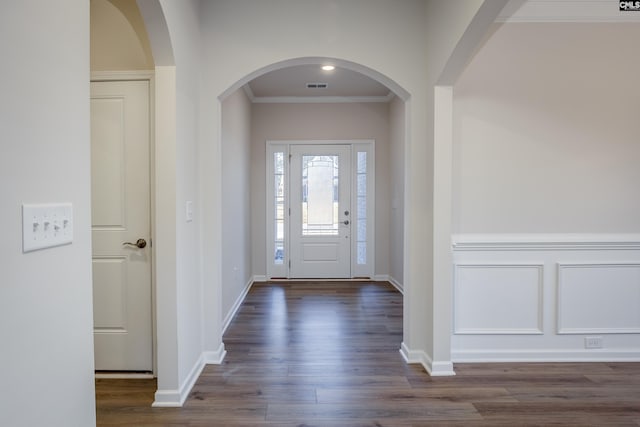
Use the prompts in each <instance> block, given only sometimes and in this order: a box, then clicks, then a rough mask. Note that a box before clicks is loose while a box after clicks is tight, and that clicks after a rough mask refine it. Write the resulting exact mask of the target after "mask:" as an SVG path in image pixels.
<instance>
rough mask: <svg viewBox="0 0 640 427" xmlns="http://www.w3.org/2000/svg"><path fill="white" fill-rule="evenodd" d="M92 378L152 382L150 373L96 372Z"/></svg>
mask: <svg viewBox="0 0 640 427" xmlns="http://www.w3.org/2000/svg"><path fill="white" fill-rule="evenodd" d="M94 377H95V379H110V380H116V379H117V380H152V379H153V378H154V376H153V374H152V373H150V372H149V373H146V372H96V373H95V374H94Z"/></svg>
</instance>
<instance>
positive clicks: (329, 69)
mask: <svg viewBox="0 0 640 427" xmlns="http://www.w3.org/2000/svg"><path fill="white" fill-rule="evenodd" d="M322 69H323V70H324V71H333V70H335V69H336V67H334V66H333V65H323V66H322Z"/></svg>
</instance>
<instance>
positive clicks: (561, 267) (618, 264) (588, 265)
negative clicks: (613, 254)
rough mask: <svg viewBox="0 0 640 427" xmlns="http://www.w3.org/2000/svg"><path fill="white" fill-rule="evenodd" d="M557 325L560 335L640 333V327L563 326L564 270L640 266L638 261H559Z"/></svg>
mask: <svg viewBox="0 0 640 427" xmlns="http://www.w3.org/2000/svg"><path fill="white" fill-rule="evenodd" d="M557 266H558V277H557V295H556V298H557V301H558V302H557V314H556V318H557V325H556V331H557V334H558V335H571V334H640V328H563V327H562V319H563V312H562V306H563V305H562V299H563V298H562V288H563V286H564V280H563V279H562V271H563V270H565V269H570V268H602V267H605V268H606V267H621V268H623V267H635V268H637V267H640V263H638V262H579V263H575V262H574V263H560V262H559V263H557Z"/></svg>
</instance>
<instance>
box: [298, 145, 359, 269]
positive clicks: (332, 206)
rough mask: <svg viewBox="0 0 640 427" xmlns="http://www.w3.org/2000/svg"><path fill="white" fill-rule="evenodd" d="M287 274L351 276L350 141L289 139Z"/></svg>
mask: <svg viewBox="0 0 640 427" xmlns="http://www.w3.org/2000/svg"><path fill="white" fill-rule="evenodd" d="M290 155H291V163H290V169H291V175H290V186H291V188H290V199H291V201H290V208H291V215H290V229H289V235H290V242H291V254H290V261H291V267H290V277H291V278H304V279H311V278H350V277H351V224H350V223H351V213H350V211H351V207H350V200H351V147H350V146H349V145H292V146H291V151H290Z"/></svg>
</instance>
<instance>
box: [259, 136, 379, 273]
mask: <svg viewBox="0 0 640 427" xmlns="http://www.w3.org/2000/svg"><path fill="white" fill-rule="evenodd" d="M295 145H301V146H304V145H348V146H349V147H350V149H351V154H352V163H351V166H352V171H351V178H354V177H356V174H357V170H356V169H355V168H354V167H353V166H354V164H355V163H354V160H353V158H354V157H355V156H353V151H354V150H357V149H358V146H360V147H361V148H360V151H363V150H364V149H365V148H366V152H367V153H368V155H367V177H368V178H369V174H371V179H367V265H366V268H367V270H368V271H367V272H364V271H362V270H361V271H359V272H358V271H355V268H354V265H355V262H356V259H355V257H356V256H357V254H356V250H355V248H356V247H357V246H356V239H354V238H353V236H354V233H353V232H352V233H351V234H352V236H351V237H352V238H351V245H350V251H351V266H350V270H351V277H349V278H341V279H340V280H348V279H352V278H358V277H372V275H373V271H374V269H375V174H376V170H375V140H374V139H347V140H315V139H314V140H267V141H266V167H265V174H266V176H265V186H266V206H265V209H266V215H265V222H266V233H265V235H266V240H265V245H266V263H267V264H266V267H267V275H266V278H265V281H269V280H286V279H289V278H290V277H291V276H290V274H291V273H290V270H289V261H290V259H291V258H290V248H291V242H290V236H289V234H290V232H289V228H290V222H289V221H290V217H289V215H286V214H285V217H284V245H285V250H284V252H285V254H284V259H283V264H278V265H275V264H274V263H273V260H272V259H271V254H273V253H274V242H275V238H274V229H273V224H274V221H275V219H274V211H275V205H274V202H273V199H274V188H273V185H272V183H273V175H274V170H273V169H274V167H273V154H274V153H276V152H283V153H285V157H288V156H290V152H291V146H295ZM289 168H290V165H289V162H288V161H285V166H284V173H285V178H284V182H285V184H284V185H285V201H284V209H285V212H287V211H289V209H290V202H289V197H288V195H289V192H290V188H289V186H290V182H289V180H290V170H289ZM351 181H352V188H351V200H350V204H352V203H351V201H353V200H354V199H355V198H356V192H355V191H354V190H355V187H354V185H355V181H356V179H351ZM351 212H355V210H354V206H351ZM352 231H353V229H352ZM360 268H361V266H360Z"/></svg>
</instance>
